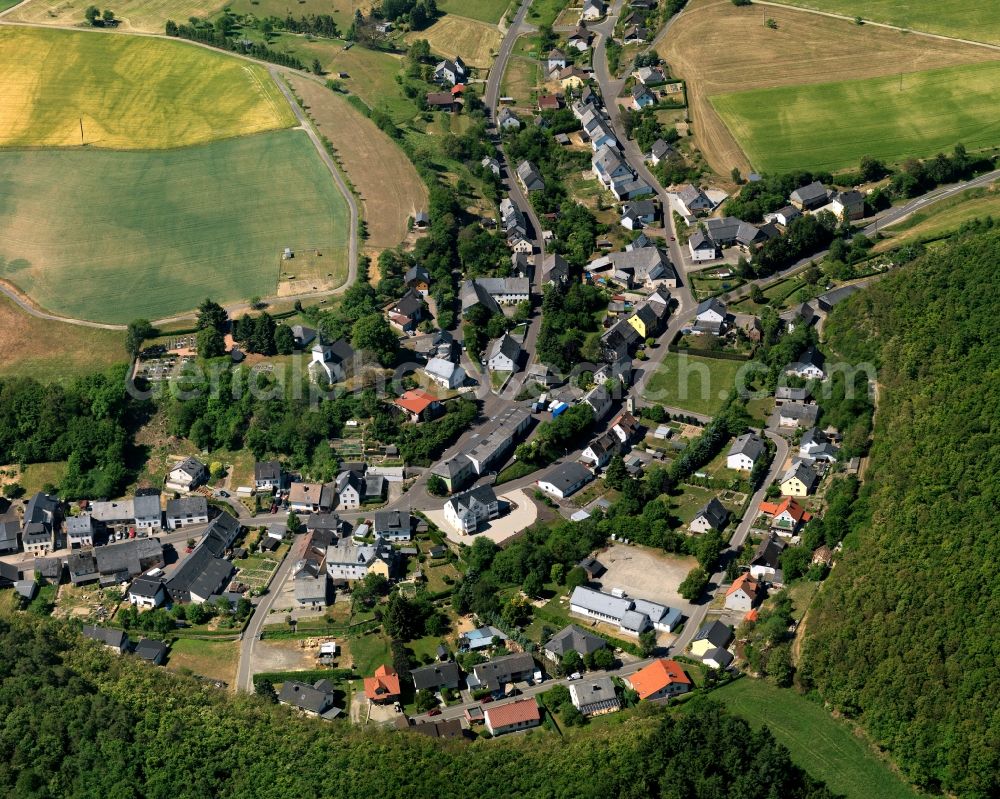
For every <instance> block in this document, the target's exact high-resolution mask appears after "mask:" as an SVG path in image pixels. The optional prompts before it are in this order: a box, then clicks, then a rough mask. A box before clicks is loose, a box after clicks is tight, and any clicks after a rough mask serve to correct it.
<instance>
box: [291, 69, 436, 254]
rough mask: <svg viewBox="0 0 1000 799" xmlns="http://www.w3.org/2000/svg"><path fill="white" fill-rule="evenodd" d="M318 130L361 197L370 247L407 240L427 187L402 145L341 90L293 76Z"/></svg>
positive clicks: (425, 200) (385, 245) (426, 200)
mask: <svg viewBox="0 0 1000 799" xmlns="http://www.w3.org/2000/svg"><path fill="white" fill-rule="evenodd" d="M291 85H292V88H293V89H294V91H295V93H296V94H297V95H298V96H299V97H301V98H302V100H303V102H305V104H306V105H307V106H308V107H309V114H310V116H312V118H313V120H314V122H315V123H316V127H317V129H318V130H319V132H320V133H321V134H322V135H323V136H326V138H328V139H329V140H330V141H331V142H332V143H333V146H334V149H336V151H337V158H338V160H339V162H340V163H341V165H342V166H343V167H344V170H345V171H346V172H347V174H348V175H349V176H350V180H351V183H352V184H354V187H355V188H356V189H357V191H358V194H359V195H360V196H361V202H362V204H363V205H364V210H365V212H364V217H365V221H366V223H367V226H368V239H367V240H366V242H365V244H366V246H368V247H374V248H385V247H395V246H396V245H398V244H399V243H400V242H402V241H403V239H405V238H406V234H407V229H406V220H407V219H408V218H409V217H412V216H414V215H415V214H416V212H417V211H419V210H421V209H423V208H426V207H427V202H428V199H427V186H426V185H425V184H424V182H423V180H421V178H420V175H419V174H417V170H416V169H415V168H414V166H413V164H412V163H411V162H410V160H409V159H408V158H407V157H406V154H405V153H404V152H403V151H402V149H401V148H400V147H399V146H398V145H397V144H396V143H395V142H394V141H393V140H392V139H390V138H389V137H388V136H387V135H386V134H385V133H383V132H382V131H381V130H379V129H378V128H377V127H376V126H375V124H374V123H373V122H372V121H371V120H370V119H368V117H366V116H365V115H364V114H362V113H361V112H360V111H358V110H357V109H356V108H354V106H352V105H351V104H350V103H349V102H347V100H346V99H345V98H344V97H343V96H342V95H340V94H337V93H335V92H332V91H330V90H329V89H327V88H326V87H324V86H321V85H319V84H318V83H316V82H315V81H312V80H309V79H307V78H302V77H299V76H297V75H296V76H294V77H292V78H291Z"/></svg>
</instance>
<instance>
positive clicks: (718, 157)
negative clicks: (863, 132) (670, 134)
mask: <svg viewBox="0 0 1000 799" xmlns="http://www.w3.org/2000/svg"><path fill="white" fill-rule="evenodd" d="M761 13H762V12H761V11H760V9H759V8H757V9H754V8H752V7H750V8H737V7H735V6H733V4H732V3H731V2H729V0H691V2H690V3H688V5H687V7H686V8H685V10H684V13H683V14H681V15H680V16H679V17H678V18H677V19H676V21H675V22H674V24H673V25H672V26H671V28H670V31H671V35H670V36H669V37H666V38H665V39H664V41H663V42H662V43H661V44H660V45H659V48H658V52H659V54H660V55H661V56H662V57H663V58H664V59H665V60H666V62H667V63H668V64H670V66H671V71H672V72H673V73H674V74H676V75H678V76H679V77H682V78H685V79H686V80H687V89H688V101H689V103H690V114H691V118H692V120H693V125H692V130H693V133H694V136H695V141H696V143H697V146H698V147H699V148H700V149H701V150H702V152H703V154H704V156H705V158H706V160H707V161H708V163H709V165H710V166H711V167H712V169H714V170H715V171H716V172H718V173H719V174H721V175H728V174H729V172H730V170H731V169H732V168H733V167H738V168H739V169H740V170H742V171H743V172H744V174H746V173H747V172H748V171H750V169H751V167H750V160H748V158H747V154H745V153H744V152H743V150H742V149H741V148H740V144H739V143H737V140H736V138H734V136H733V134H732V133H731V132H730V131H729V129H728V128H727V127H726V125H725V123H724V122H723V120H722V118H721V117H720V116H719V114H717V113H716V111H715V109H714V108H713V106H712V104H711V103H710V102H709V98H710V97H714V96H716V95H722V94H730V93H734V92H743V91H747V90H751V89H763V88H770V87H775V86H801V85H804V84H814V83H827V82H829V81H830V79H831V77H836V78H837V79H838V80H842V81H847V80H852V79H864V78H872V77H878V76H888V75H892V76H895V77H896V78H897V80H898V76H899V73H900V72H919V71H922V70H928V69H934V68H937V67H949V66H957V65H962V64H972V63H978V62H983V61H996V60H997V59H998V58H1000V52H997V51H991V50H989V49H986V48H983V47H977V46H974V45H966V44H961V43H958V42H948V41H943V40H939V39H932V38H927V37H919V38H918V37H916V36H914V35H912V34H911V35H905V34H902V33H899V32H898V31H892V30H887V29H885V28H878V27H874V26H871V25H862V26H858V25H855V24H854V23H853V22H848V21H845V20H838V19H832V18H829V17H821V16H818V15H816V14H809V13H803V12H801V11H797V10H794V9H790V8H778V7H769V8H768V11H767V14H768V16H771V17H773V18H774V19H775V20H776V22H777V25H778V28H777V30H771V29H769V28H766V27H764V26H763V25H762V24H761ZM719 41H725V42H726V43H727V46H726V47H718V45H717V43H718V42H719ZM768 99H769V101H770V102H774V98H773V97H769V98H768ZM785 107H786V106H785V102H784V97H783V96H782V98H781V102H780V103H779V104H778V105H777V106H775V107H774V108H779V109H785ZM876 107H881V100H880V101H879V102H877V103H876ZM774 108H768V113H771V112H773V111H774ZM814 129H815V130H820V129H822V128H821V126H819V125H816V126H814ZM771 149H772V150H777V149H778V148H777V147H773V148H771ZM862 154H863V153H862ZM852 166H856V164H852Z"/></svg>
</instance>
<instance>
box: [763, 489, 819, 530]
mask: <svg viewBox="0 0 1000 799" xmlns="http://www.w3.org/2000/svg"><path fill="white" fill-rule="evenodd" d="M760 512H761V513H766V514H768V515H769V516H771V519H772V521H771V525H772V526H773V527H778V528H782V529H785V528H787V529H791V530H794V529H795V528H796V527H798V526H799V525H800V524H805V523H806V522H808V521H809V520H810V519H812V517H813V515H812V514H811V513H810V512H809V511H807V510H806V509H805V508H803V507H802V506H801V505H800V504H799V503H798V502H796V501H795V499H794V498H793V497H785V498H784V499H783V500H782V501H781V502H778V503H775V502H761V503H760Z"/></svg>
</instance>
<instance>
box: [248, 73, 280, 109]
mask: <svg viewBox="0 0 1000 799" xmlns="http://www.w3.org/2000/svg"><path fill="white" fill-rule="evenodd" d="M243 69H244V70H245V71H246V73H247V75H249V76H250V80H252V81H253V83H254V85H255V86H256V87H257V91H258V92H259V93H260V95H261V97H263V98H264V99H265V100H266V101H267V104H268V105H270V106H271V110H272V111H274V114H275V116H276V117H278V119H280V118H281V116H282V114H281V109H280V108H279V107H278V105H277V104H276V103H275V102H274V98H273V97H272V96H271V93H270V92H269V91H268V90H267V87H266V86H265V85H264V82H263V81H262V80H261V79H260V75H258V74H257V70H256V69H255V68H254V67H252V66H251V65H249V64H244V65H243ZM269 79H270V77H269ZM275 88H277V86H275Z"/></svg>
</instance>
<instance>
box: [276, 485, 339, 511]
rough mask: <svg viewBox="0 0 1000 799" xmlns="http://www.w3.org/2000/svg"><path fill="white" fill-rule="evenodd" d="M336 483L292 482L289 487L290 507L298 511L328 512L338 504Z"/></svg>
mask: <svg viewBox="0 0 1000 799" xmlns="http://www.w3.org/2000/svg"><path fill="white" fill-rule="evenodd" d="M336 498H337V486H336V484H335V483H292V484H291V485H290V486H289V487H288V507H289V508H290V509H291V510H293V511H294V512H296V513H326V512H329V511H331V510H333V508H334V506H335V505H336Z"/></svg>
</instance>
